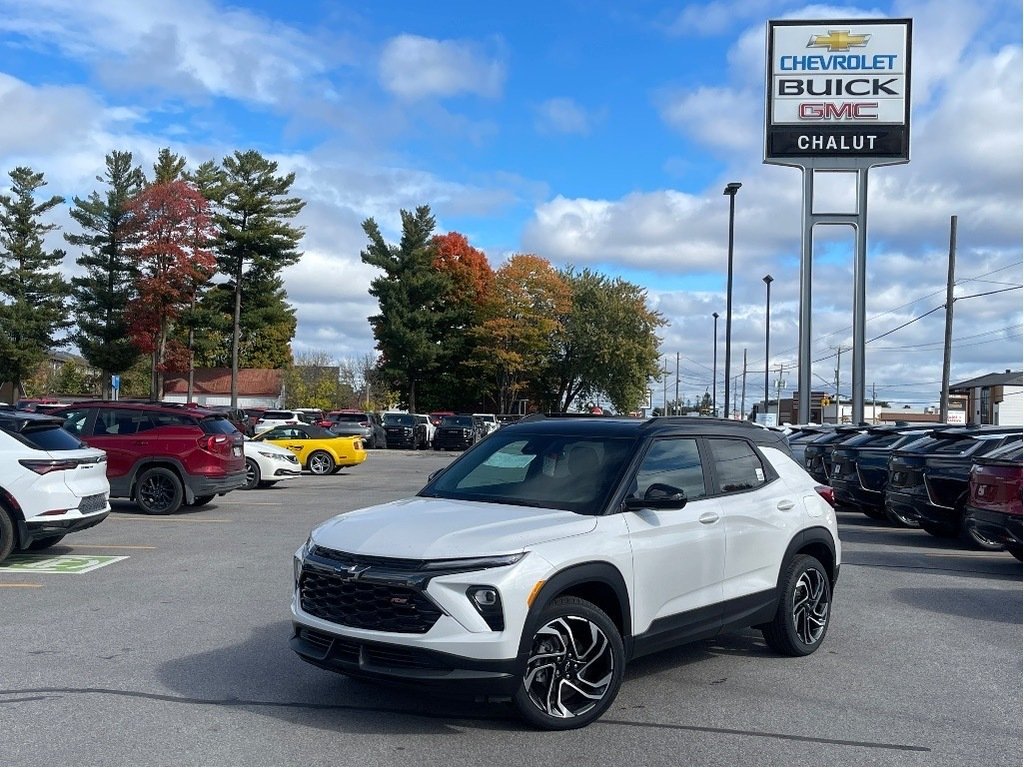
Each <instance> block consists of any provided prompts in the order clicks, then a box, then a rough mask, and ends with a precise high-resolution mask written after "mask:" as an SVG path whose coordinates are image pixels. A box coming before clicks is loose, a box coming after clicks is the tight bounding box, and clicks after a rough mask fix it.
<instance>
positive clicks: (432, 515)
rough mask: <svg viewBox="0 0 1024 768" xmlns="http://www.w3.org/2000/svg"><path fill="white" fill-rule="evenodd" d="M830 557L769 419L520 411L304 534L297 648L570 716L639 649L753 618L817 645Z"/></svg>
mask: <svg viewBox="0 0 1024 768" xmlns="http://www.w3.org/2000/svg"><path fill="white" fill-rule="evenodd" d="M839 563H840V542H839V535H838V530H837V527H836V518H835V513H834V511H833V509H832V507H831V506H830V505H829V504H828V503H827V502H826V501H825V500H824V498H823V496H822V495H821V494H820V493H819V492H818V491H817V487H816V486H815V484H814V481H813V480H812V479H811V478H810V477H809V476H808V475H807V473H806V472H805V471H804V469H803V467H801V466H800V465H799V464H797V463H796V462H795V461H794V460H793V458H792V455H791V454H790V451H789V448H788V446H787V445H786V441H785V438H784V436H782V435H781V434H779V433H775V432H772V431H769V430H766V429H763V428H761V427H758V426H756V425H753V424H750V423H748V422H735V421H725V420H720V419H701V418H660V419H651V420H648V421H641V420H639V419H625V418H607V417H577V418H544V417H543V416H536V417H534V416H531V417H527V418H526V419H524V420H523V421H521V422H519V423H517V424H513V425H510V426H507V427H503V428H502V429H500V430H499V431H498V432H496V433H495V434H494V435H492V436H491V437H489V438H488V439H487V440H483V441H481V442H480V443H478V444H477V445H476V446H474V447H473V448H471V449H470V450H468V451H467V452H466V453H465V454H463V455H462V456H461V457H460V458H458V459H457V460H456V461H454V462H452V463H451V464H450V465H448V466H447V467H446V468H444V469H443V470H441V471H440V472H438V473H437V474H435V475H434V476H433V477H432V478H431V480H430V482H429V483H428V484H427V485H426V487H424V488H423V490H421V491H420V492H419V494H418V495H417V496H416V497H415V498H412V499H405V500H402V501H398V502H393V503H390V504H383V505H380V506H376V507H370V508H367V509H362V510H357V511H355V512H350V513H347V514H342V515H339V516H337V517H334V518H332V519H330V520H328V521H327V522H325V523H323V524H322V525H320V526H318V527H317V528H315V529H314V530H313V532H312V533H311V534H310V537H309V539H308V540H307V541H306V543H305V544H304V545H303V546H302V547H301V548H300V549H299V550H298V552H296V554H295V562H294V594H293V599H292V607H291V609H292V619H293V624H294V635H293V637H292V640H291V646H292V648H293V649H294V650H295V651H296V652H297V653H298V654H299V655H300V656H301V657H302V658H303V659H304V660H306V661H308V662H310V663H312V664H315V665H317V666H320V667H323V668H326V669H330V670H333V671H337V672H342V673H346V674H350V675H355V676H360V677H365V678H371V679H379V680H387V681H404V682H408V683H413V684H416V685H417V686H419V687H429V686H446V687H448V688H453V689H462V690H463V691H464V692H466V693H472V694H473V695H476V696H486V697H488V698H502V697H504V698H511V699H512V700H513V701H514V703H515V705H516V707H517V709H518V710H519V712H520V714H521V715H522V716H523V717H525V718H526V719H527V720H528V721H530V722H531V723H533V724H534V725H536V726H539V727H542V728H546V729H552V730H556V729H568V728H577V727H580V726H584V725H587V724H588V723H590V722H592V721H594V720H596V719H597V718H598V717H600V715H601V714H602V713H603V712H604V711H605V710H606V709H607V708H608V706H609V705H610V704H611V703H612V700H613V699H614V698H615V695H616V693H617V691H618V688H619V685H620V683H621V681H622V675H623V670H624V668H625V666H626V663H627V662H628V661H629V660H630V659H632V658H635V657H637V656H640V655H642V654H645V653H650V652H653V651H658V650H661V649H664V648H668V647H670V646H673V645H677V644H679V643H684V642H691V641H694V640H699V639H702V638H707V637H712V636H714V635H716V634H718V633H720V632H723V631H728V630H732V629H737V628H741V627H749V626H754V627H757V628H759V629H761V630H762V632H763V634H764V637H765V640H766V641H767V643H768V645H769V646H771V647H772V648H773V649H775V650H776V651H778V652H780V653H783V654H787V655H794V656H800V655H805V654H808V653H811V652H813V651H814V650H815V649H817V648H818V646H819V645H820V644H821V642H822V640H823V638H824V637H825V632H826V630H827V628H828V624H829V619H830V617H831V604H832V589H833V587H834V585H835V582H836V578H837V577H838V575H839Z"/></svg>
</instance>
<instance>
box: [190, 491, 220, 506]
mask: <svg viewBox="0 0 1024 768" xmlns="http://www.w3.org/2000/svg"><path fill="white" fill-rule="evenodd" d="M216 495H217V494H215V493H211V494H209V495H207V496H196V497H195V498H194V499H192V503H191V504H189V506H190V507H203V506H206V505H207V504H209V503H210V502H211V501H213V499H214V497H215V496H216Z"/></svg>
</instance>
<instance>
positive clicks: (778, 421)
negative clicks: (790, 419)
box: [775, 363, 782, 427]
mask: <svg viewBox="0 0 1024 768" xmlns="http://www.w3.org/2000/svg"><path fill="white" fill-rule="evenodd" d="M775 426H777V427H779V426H782V363H779V378H778V379H776V380H775Z"/></svg>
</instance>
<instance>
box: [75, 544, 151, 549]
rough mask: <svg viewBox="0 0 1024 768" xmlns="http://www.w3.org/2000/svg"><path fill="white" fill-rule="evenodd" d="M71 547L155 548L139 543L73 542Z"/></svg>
mask: <svg viewBox="0 0 1024 768" xmlns="http://www.w3.org/2000/svg"><path fill="white" fill-rule="evenodd" d="M72 549H156V547H149V546H143V545H141V544H75V545H74V546H73V547H72Z"/></svg>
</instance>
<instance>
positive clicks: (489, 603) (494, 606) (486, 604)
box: [466, 585, 505, 632]
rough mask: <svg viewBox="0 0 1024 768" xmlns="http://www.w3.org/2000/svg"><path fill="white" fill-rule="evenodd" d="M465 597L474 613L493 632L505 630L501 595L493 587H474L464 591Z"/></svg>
mask: <svg viewBox="0 0 1024 768" xmlns="http://www.w3.org/2000/svg"><path fill="white" fill-rule="evenodd" d="M466 597H468V598H469V602H470V603H472V604H473V607H474V608H476V612H477V613H479V614H480V616H481V618H483V620H484V621H485V622H487V626H488V627H490V628H491V629H493V630H494V631H495V632H500V631H502V630H503V629H505V613H504V611H503V610H502V607H501V595H500V594H499V593H498V590H497V589H495V588H494V587H490V586H486V585H475V586H472V587H470V588H469V589H467V590H466Z"/></svg>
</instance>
